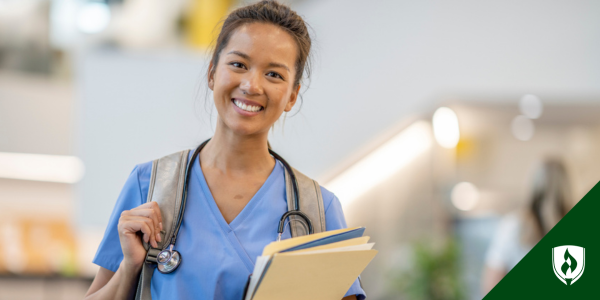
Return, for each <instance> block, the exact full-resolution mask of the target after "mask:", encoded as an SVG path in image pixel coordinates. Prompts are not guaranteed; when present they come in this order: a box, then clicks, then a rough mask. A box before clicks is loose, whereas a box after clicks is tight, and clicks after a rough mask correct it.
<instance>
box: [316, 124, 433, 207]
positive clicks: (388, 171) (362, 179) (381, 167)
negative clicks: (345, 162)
mask: <svg viewBox="0 0 600 300" xmlns="http://www.w3.org/2000/svg"><path fill="white" fill-rule="evenodd" d="M431 143H432V138H431V127H430V125H429V124H428V123H427V122H426V121H418V122H415V123H413V124H412V125H410V126H409V127H408V128H406V129H404V130H403V131H402V132H400V133H399V134H397V135H396V136H394V137H393V138H391V139H390V140H389V141H387V142H385V143H384V144H383V145H381V146H380V147H379V148H377V149H376V150H375V151H373V152H371V153H370V154H368V155H367V156H366V157H364V158H363V159H361V160H360V161H358V162H357V163H355V164H354V165H352V166H351V167H350V168H348V169H347V170H346V171H344V172H343V173H342V174H340V175H338V176H337V177H335V178H334V179H332V180H331V181H329V182H328V183H327V184H326V185H325V186H326V187H327V188H328V189H330V190H331V191H333V192H334V193H335V194H336V195H337V196H338V198H339V199H340V202H341V203H342V205H343V206H345V207H347V206H348V205H350V204H351V203H352V202H353V201H354V200H355V199H356V198H358V197H360V196H362V195H363V194H364V193H366V192H367V191H369V190H370V189H371V188H373V187H375V186H376V185H378V184H379V183H381V182H383V181H384V180H385V179H387V178H389V177H390V176H392V175H393V174H394V173H396V172H398V171H399V170H400V169H402V168H403V167H404V166H405V165H407V164H408V163H409V162H411V161H412V160H413V159H415V158H416V157H417V156H418V155H419V154H421V153H423V152H424V151H425V150H427V149H429V147H430V146H431Z"/></svg>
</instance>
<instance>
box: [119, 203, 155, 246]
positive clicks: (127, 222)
mask: <svg viewBox="0 0 600 300" xmlns="http://www.w3.org/2000/svg"><path fill="white" fill-rule="evenodd" d="M138 211H142V210H138ZM143 213H144V212H141V213H140V212H136V211H134V210H126V211H123V212H122V213H121V218H120V219H119V232H122V233H123V234H126V233H128V232H131V233H134V232H138V231H141V232H142V233H143V239H144V241H145V242H146V243H150V245H152V247H154V248H158V244H157V243H156V241H157V240H159V241H160V234H158V232H159V230H158V227H157V225H156V224H155V221H154V218H152V217H149V216H143V215H136V214H143ZM145 213H146V214H148V212H145ZM157 235H158V238H157Z"/></svg>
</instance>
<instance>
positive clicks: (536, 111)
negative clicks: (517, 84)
mask: <svg viewBox="0 0 600 300" xmlns="http://www.w3.org/2000/svg"><path fill="white" fill-rule="evenodd" d="M519 109H520V110H521V113H522V114H523V115H524V116H526V117H528V118H530V119H537V118H539V117H540V116H541V115H542V111H543V110H544V106H543V104H542V100H540V98H539V97H538V96H536V95H531V94H527V95H524V96H523V97H521V101H519Z"/></svg>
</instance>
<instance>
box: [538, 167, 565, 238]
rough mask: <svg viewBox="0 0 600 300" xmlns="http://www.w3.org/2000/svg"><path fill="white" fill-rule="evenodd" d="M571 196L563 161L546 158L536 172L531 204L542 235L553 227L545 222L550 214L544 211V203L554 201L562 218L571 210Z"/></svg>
mask: <svg viewBox="0 0 600 300" xmlns="http://www.w3.org/2000/svg"><path fill="white" fill-rule="evenodd" d="M569 196H570V187H569V182H568V177H567V172H566V170H565V166H564V165H563V163H562V161H561V160H559V159H556V158H548V159H546V160H545V161H544V162H543V164H542V166H541V168H540V169H539V170H538V174H536V180H535V182H534V188H533V197H532V201H531V203H530V206H529V209H530V211H531V212H532V214H533V216H534V219H535V223H536V225H537V227H538V228H537V229H538V230H539V233H540V234H541V236H542V237H543V236H544V235H546V233H548V231H550V229H552V228H547V226H546V225H545V224H544V221H545V220H544V219H545V218H547V217H548V216H545V215H544V213H543V211H542V205H543V203H544V202H545V201H552V202H553V203H552V205H553V206H554V207H553V209H554V210H556V212H557V213H558V214H559V216H560V218H562V217H564V216H565V215H566V214H567V212H568V211H569V208H568V206H569V200H570V199H569Z"/></svg>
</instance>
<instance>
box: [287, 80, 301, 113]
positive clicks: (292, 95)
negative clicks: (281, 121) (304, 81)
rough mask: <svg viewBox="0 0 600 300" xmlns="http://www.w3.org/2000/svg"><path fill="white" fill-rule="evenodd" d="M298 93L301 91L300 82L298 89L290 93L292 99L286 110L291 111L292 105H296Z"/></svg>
mask: <svg viewBox="0 0 600 300" xmlns="http://www.w3.org/2000/svg"><path fill="white" fill-rule="evenodd" d="M298 93H300V84H298V86H297V87H296V89H295V90H294V91H293V92H292V94H291V95H290V99H289V101H288V103H287V104H286V105H285V109H284V111H286V112H289V111H290V110H292V107H294V104H296V100H298Z"/></svg>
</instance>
